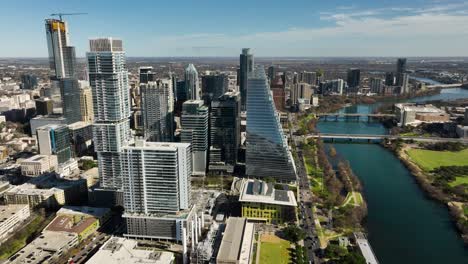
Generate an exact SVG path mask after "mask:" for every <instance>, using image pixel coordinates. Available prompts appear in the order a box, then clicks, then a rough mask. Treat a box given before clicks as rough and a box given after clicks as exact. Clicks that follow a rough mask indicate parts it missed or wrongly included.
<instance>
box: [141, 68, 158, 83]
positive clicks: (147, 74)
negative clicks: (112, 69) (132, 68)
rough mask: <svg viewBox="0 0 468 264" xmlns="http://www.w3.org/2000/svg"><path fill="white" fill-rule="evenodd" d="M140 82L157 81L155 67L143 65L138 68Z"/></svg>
mask: <svg viewBox="0 0 468 264" xmlns="http://www.w3.org/2000/svg"><path fill="white" fill-rule="evenodd" d="M138 73H139V76H140V83H148V82H154V81H156V73H154V72H153V67H151V66H143V67H140V68H138Z"/></svg>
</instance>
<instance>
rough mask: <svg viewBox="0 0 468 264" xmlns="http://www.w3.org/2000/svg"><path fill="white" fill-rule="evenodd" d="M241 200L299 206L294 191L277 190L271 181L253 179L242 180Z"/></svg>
mask: <svg viewBox="0 0 468 264" xmlns="http://www.w3.org/2000/svg"><path fill="white" fill-rule="evenodd" d="M239 201H240V202H255V203H264V204H276V205H285V206H297V202H296V197H295V196H294V192H292V191H285V190H277V189H274V186H273V184H271V183H266V182H264V181H260V180H252V179H244V180H242V187H241V191H240V196H239Z"/></svg>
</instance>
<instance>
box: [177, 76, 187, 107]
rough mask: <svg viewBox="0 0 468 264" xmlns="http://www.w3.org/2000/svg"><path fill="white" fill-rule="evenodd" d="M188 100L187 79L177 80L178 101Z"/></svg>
mask: <svg viewBox="0 0 468 264" xmlns="http://www.w3.org/2000/svg"><path fill="white" fill-rule="evenodd" d="M186 100H187V91H186V90H185V81H183V80H181V81H177V82H176V101H177V102H182V103H183V102H185V101H186Z"/></svg>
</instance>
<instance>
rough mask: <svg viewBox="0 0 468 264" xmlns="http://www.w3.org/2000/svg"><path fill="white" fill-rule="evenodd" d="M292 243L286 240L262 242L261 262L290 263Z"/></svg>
mask: <svg viewBox="0 0 468 264" xmlns="http://www.w3.org/2000/svg"><path fill="white" fill-rule="evenodd" d="M289 247H290V243H289V242H288V241H286V240H280V241H279V242H262V243H261V246H260V264H288V263H289V260H290V256H289V251H288V249H289Z"/></svg>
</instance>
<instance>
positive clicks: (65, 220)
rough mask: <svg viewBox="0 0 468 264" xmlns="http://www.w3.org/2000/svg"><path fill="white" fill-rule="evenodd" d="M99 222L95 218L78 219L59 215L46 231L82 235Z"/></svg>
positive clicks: (83, 217)
mask: <svg viewBox="0 0 468 264" xmlns="http://www.w3.org/2000/svg"><path fill="white" fill-rule="evenodd" d="M96 221H97V219H96V218H94V217H85V216H84V215H83V216H82V217H81V218H76V217H74V216H70V215H58V216H56V217H55V218H54V220H53V221H52V222H51V223H50V224H49V225H48V226H47V227H46V229H45V230H48V231H55V232H66V233H75V234H80V233H81V232H83V231H84V230H86V228H88V227H89V226H90V225H92V224H94V223H95V222H96Z"/></svg>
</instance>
